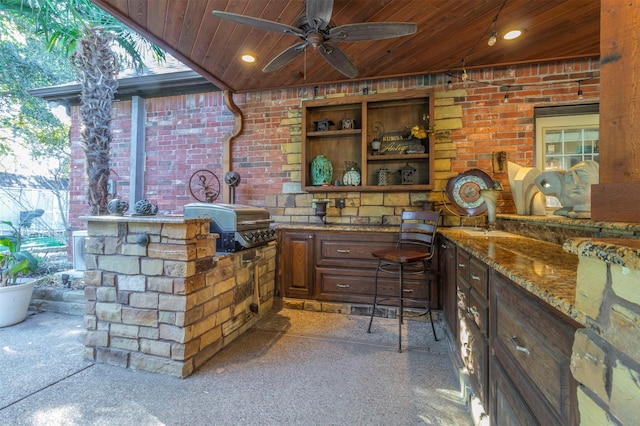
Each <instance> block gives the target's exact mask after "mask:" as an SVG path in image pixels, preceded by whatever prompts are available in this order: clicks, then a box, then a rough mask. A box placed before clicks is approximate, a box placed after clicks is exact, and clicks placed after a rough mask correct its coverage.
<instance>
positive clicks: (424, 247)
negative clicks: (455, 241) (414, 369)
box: [367, 210, 440, 352]
mask: <svg viewBox="0 0 640 426" xmlns="http://www.w3.org/2000/svg"><path fill="white" fill-rule="evenodd" d="M439 220H440V212H433V211H427V210H422V211H403V212H402V216H401V222H400V236H399V238H398V243H397V244H396V245H395V246H394V247H389V248H384V249H380V250H376V251H374V252H372V253H371V255H372V256H373V257H375V258H377V259H378V267H377V269H376V278H375V288H374V295H373V309H372V310H371V318H370V319H369V328H368V329H367V333H371V323H372V322H373V316H374V314H375V312H376V308H377V307H378V305H379V304H382V305H386V303H383V302H385V301H387V300H393V301H397V303H398V352H402V324H403V320H404V303H405V301H411V302H417V300H416V299H411V298H409V297H407V296H405V288H404V279H405V275H406V276H422V275H424V279H425V280H426V282H427V283H426V284H427V298H426V300H424V299H423V300H420V302H425V303H426V307H425V312H424V313H422V314H420V315H427V314H429V319H430V320H431V330H433V337H434V338H435V340H438V336H437V335H436V328H435V326H434V325H433V314H432V312H431V280H430V277H429V273H432V274H433V273H437V270H435V269H431V268H429V266H428V263H429V260H431V258H432V257H433V255H434V250H435V236H436V229H437V227H438V221H439ZM380 272H382V273H384V274H393V275H398V287H399V288H398V296H397V297H387V296H385V297H381V298H378V277H379V275H380Z"/></svg>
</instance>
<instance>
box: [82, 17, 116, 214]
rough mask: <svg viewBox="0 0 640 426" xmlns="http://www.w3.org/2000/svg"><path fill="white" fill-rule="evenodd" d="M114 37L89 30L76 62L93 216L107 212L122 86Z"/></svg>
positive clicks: (87, 176) (88, 197)
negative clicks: (115, 110)
mask: <svg viewBox="0 0 640 426" xmlns="http://www.w3.org/2000/svg"><path fill="white" fill-rule="evenodd" d="M112 40H113V36H112V35H110V34H109V33H105V32H104V31H103V30H101V29H99V28H89V29H87V30H86V32H85V34H84V36H83V37H82V38H81V39H80V40H78V45H77V48H76V51H75V53H74V54H73V56H72V62H73V65H74V67H75V68H76V69H77V71H78V74H79V78H80V82H81V85H82V95H81V96H82V104H81V108H80V115H81V117H82V132H81V135H82V148H83V150H84V153H85V157H86V163H85V177H86V179H87V201H88V203H89V206H90V207H91V214H92V215H102V214H106V213H107V201H108V192H107V182H108V180H109V171H110V168H109V155H110V153H109V151H110V145H111V139H112V135H111V105H112V104H113V99H114V95H115V92H116V89H117V87H118V79H117V77H118V60H117V56H116V54H115V53H114V52H113V51H112V50H111V42H112Z"/></svg>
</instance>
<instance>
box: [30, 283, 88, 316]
mask: <svg viewBox="0 0 640 426" xmlns="http://www.w3.org/2000/svg"><path fill="white" fill-rule="evenodd" d="M29 308H30V309H34V310H41V311H49V312H57V313H61V314H68V315H84V312H85V299H84V291H83V290H71V289H61V288H46V287H39V288H35V289H33V295H32V296H31V303H30V304H29Z"/></svg>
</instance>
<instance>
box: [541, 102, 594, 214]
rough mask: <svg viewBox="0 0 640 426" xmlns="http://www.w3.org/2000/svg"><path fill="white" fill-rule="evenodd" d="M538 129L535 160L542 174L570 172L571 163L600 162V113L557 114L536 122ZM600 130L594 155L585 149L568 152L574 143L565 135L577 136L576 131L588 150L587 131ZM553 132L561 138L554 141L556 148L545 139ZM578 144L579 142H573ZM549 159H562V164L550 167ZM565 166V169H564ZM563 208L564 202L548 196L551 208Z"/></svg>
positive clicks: (548, 207)
mask: <svg viewBox="0 0 640 426" xmlns="http://www.w3.org/2000/svg"><path fill="white" fill-rule="evenodd" d="M535 126H536V145H535V148H536V158H535V166H536V168H537V169H538V170H540V171H545V170H567V169H568V168H569V167H570V164H568V163H569V162H567V161H566V160H569V161H582V160H590V159H594V160H596V161H599V149H598V147H599V144H600V137H599V132H600V114H576V115H556V116H542V117H537V118H536V120H535ZM594 128H596V129H598V138H597V141H596V142H595V143H594V144H593V145H595V148H592V151H593V152H591V153H589V152H587V151H588V150H586V149H583V150H581V151H582V152H576V150H575V149H574V150H572V151H571V152H568V151H567V149H566V147H567V145H569V143H570V142H565V140H564V138H563V136H562V135H564V134H565V132H569V133H571V134H574V135H575V133H576V130H577V131H579V139H580V140H581V142H582V145H581V146H582V147H584V146H585V145H584V141H585V139H588V140H591V139H589V136H591V134H586V132H585V129H594ZM549 131H553V132H556V134H558V135H560V136H559V140H558V141H556V142H554V143H553V145H552V144H551V143H547V141H546V139H545V136H546V134H547V132H549ZM571 143H573V144H574V145H575V141H571ZM551 146H553V149H554V151H553V152H552V153H550V152H548V151H549V150H550V149H551ZM556 150H561V152H556ZM547 158H551V159H558V160H559V161H560V163H556V166H555V167H554V166H550V164H549V163H547ZM563 166H564V167H563ZM558 207H560V202H559V201H558V199H557V198H556V197H547V209H556V208H558Z"/></svg>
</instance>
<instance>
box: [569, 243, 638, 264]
mask: <svg viewBox="0 0 640 426" xmlns="http://www.w3.org/2000/svg"><path fill="white" fill-rule="evenodd" d="M563 247H564V250H566V251H567V252H569V253H573V254H577V255H578V256H583V257H591V258H594V259H599V260H602V261H604V262H608V263H612V264H614V265H620V266H622V267H625V268H630V269H637V270H640V240H632V239H627V238H625V239H622V238H572V239H570V240H567V241H566V242H565V243H564V245H563Z"/></svg>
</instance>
